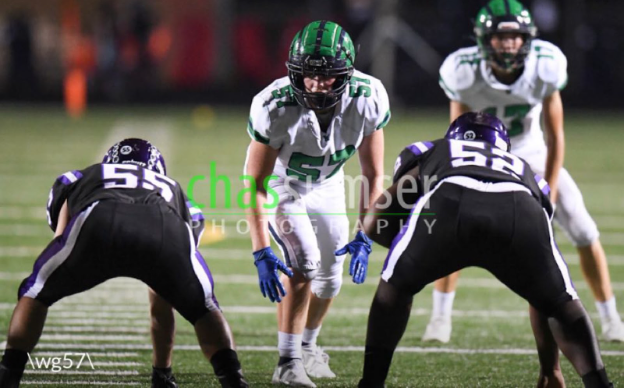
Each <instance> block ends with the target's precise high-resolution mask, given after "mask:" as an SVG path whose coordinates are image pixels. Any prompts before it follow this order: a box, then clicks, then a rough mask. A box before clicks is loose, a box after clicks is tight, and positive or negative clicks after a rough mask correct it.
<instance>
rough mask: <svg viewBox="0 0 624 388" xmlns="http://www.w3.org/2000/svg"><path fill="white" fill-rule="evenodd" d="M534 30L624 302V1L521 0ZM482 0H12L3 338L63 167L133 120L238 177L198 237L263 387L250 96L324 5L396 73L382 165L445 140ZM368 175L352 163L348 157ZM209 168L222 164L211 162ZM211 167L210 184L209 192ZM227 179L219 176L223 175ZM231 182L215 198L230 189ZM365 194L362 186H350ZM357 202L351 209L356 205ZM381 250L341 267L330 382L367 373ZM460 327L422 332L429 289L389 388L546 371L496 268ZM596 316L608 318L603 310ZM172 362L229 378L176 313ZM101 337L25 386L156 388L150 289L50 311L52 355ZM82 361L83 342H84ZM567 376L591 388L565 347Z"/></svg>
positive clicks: (95, 294)
mask: <svg viewBox="0 0 624 388" xmlns="http://www.w3.org/2000/svg"><path fill="white" fill-rule="evenodd" d="M525 4H527V5H528V6H529V7H530V9H531V11H532V12H533V15H534V17H535V20H536V23H537V25H538V28H539V29H540V37H542V38H544V39H546V40H549V41H552V42H554V43H556V44H557V45H559V46H560V47H561V48H562V50H563V52H564V53H565V54H566V55H567V56H568V60H569V67H568V71H569V77H570V80H569V83H568V86H567V88H566V89H565V90H564V91H563V92H562V95H563V99H564V106H565V108H566V143H567V149H566V162H565V165H566V167H567V168H568V170H570V172H571V173H572V175H573V176H574V177H575V179H576V181H577V183H578V184H579V186H580V187H581V190H582V191H583V193H584V197H585V201H586V203H587V206H588V208H589V210H590V213H592V215H593V216H594V217H595V219H596V221H597V223H598V226H599V228H600V230H601V233H602V241H603V244H604V245H605V249H606V251H607V255H608V258H609V261H610V266H611V267H610V268H611V276H612V281H613V286H614V290H615V294H616V297H617V298H618V303H619V309H620V310H623V309H624V305H622V301H623V300H624V280H623V278H624V196H623V195H622V192H623V191H624V173H623V171H624V159H622V158H618V155H621V147H622V145H623V144H624V131H622V127H624V113H623V112H622V111H621V108H622V105H623V104H622V103H623V102H624V101H623V100H622V97H621V95H620V90H622V89H623V88H624V72H622V71H621V69H622V68H624V25H622V23H621V22H620V17H619V16H618V15H622V14H624V3H622V2H619V1H615V0H596V1H588V0H567V1H557V0H535V1H525ZM482 5H483V2H482V1H476V0H437V1H430V2H422V1H419V2H416V1H404V0H383V1H375V0H343V1H336V0H333V1H331V0H314V1H311V0H308V1H299V2H292V1H286V0H272V1H266V0H265V1H261V0H255V1H252V0H239V1H234V0H201V1H200V0H183V1H174V0H157V1H148V0H144V1H134V0H123V1H121V0H120V1H110V0H102V1H78V0H47V1H43V0H35V1H30V2H22V1H18V0H4V1H2V2H0V139H1V141H0V348H3V341H4V340H5V335H6V331H7V327H8V321H9V318H10V314H11V311H12V309H13V306H14V303H15V294H16V290H17V287H18V285H19V282H20V281H21V279H22V278H24V277H25V276H26V275H27V273H28V272H29V271H30V270H31V267H32V263H33V261H34V259H35V258H36V256H37V255H38V254H39V252H40V251H41V250H42V249H43V247H44V246H45V245H46V244H47V242H48V241H49V239H50V237H51V236H52V235H51V232H50V231H49V229H48V228H47V226H46V223H45V203H46V200H47V195H48V190H49V188H50V185H51V184H52V182H53V180H54V179H55V177H56V176H57V175H59V174H61V173H63V172H65V171H67V170H70V169H76V168H82V167H85V166H87V165H89V164H91V163H94V162H96V161H98V159H99V158H100V156H101V155H102V154H103V153H104V151H105V150H106V149H107V148H108V147H109V146H110V145H111V144H112V143H113V142H115V141H117V140H119V139H121V138H123V137H127V136H139V137H144V138H148V139H150V140H152V141H153V142H154V143H155V144H156V145H157V146H158V147H159V148H160V149H161V151H163V153H164V155H165V157H166V160H167V163H168V167H169V171H170V175H171V176H173V177H174V178H176V179H177V180H178V181H180V182H181V183H182V184H187V183H188V182H189V181H190V179H191V178H192V177H193V176H197V175H204V176H207V177H208V178H209V175H210V173H211V171H210V164H211V162H214V163H215V164H214V166H215V173H216V174H218V175H226V176H228V177H230V179H231V181H232V187H231V190H230V192H229V194H226V191H225V190H224V189H223V190H218V191H217V192H218V193H223V197H218V198H215V201H216V203H215V206H209V207H208V208H207V209H205V210H206V212H207V213H208V215H209V219H210V220H209V222H208V224H207V229H208V232H209V233H208V234H207V236H208V237H210V238H208V239H207V240H206V241H205V244H204V245H203V246H202V248H201V250H202V251H203V253H204V256H205V257H206V258H207V261H208V264H209V266H210V268H211V270H212V272H213V273H214V275H215V280H216V282H217V286H216V294H217V297H218V298H219V300H220V302H221V305H222V307H223V309H224V312H225V314H226V316H227V318H228V320H229V322H230V325H231V326H232V328H233V330H234V334H235V337H236V339H237V342H238V345H239V348H240V353H241V358H242V362H243V367H244V369H245V371H246V374H247V376H248V377H249V379H250V382H251V383H252V384H253V386H264V385H268V383H269V380H270V377H271V373H272V370H273V367H274V363H275V361H276V358H277V354H276V352H275V349H274V347H275V345H276V342H277V341H276V334H275V327H276V326H275V325H276V323H275V322H276V320H275V315H274V306H272V305H270V303H269V302H268V301H267V300H265V299H263V298H262V297H261V295H260V293H259V292H258V288H257V284H256V274H255V268H254V266H253V265H252V264H251V256H250V250H251V244H250V242H249V239H248V236H247V234H246V233H245V231H246V229H245V224H244V222H242V221H241V220H243V219H244V217H243V216H242V215H241V214H240V211H237V209H236V208H228V207H227V206H226V205H227V202H226V201H227V199H228V198H226V196H229V199H230V201H231V203H234V204H235V203H236V194H237V191H238V190H239V189H240V188H242V185H241V184H240V181H239V180H238V176H239V175H240V174H241V173H242V164H243V161H244V155H245V149H246V146H247V144H248V142H249V138H248V136H247V133H246V130H245V128H246V121H247V116H248V109H249V104H250V102H251V98H252V97H253V95H254V94H255V93H257V92H258V91H259V90H261V89H262V88H264V87H265V86H266V85H267V84H268V83H269V82H271V81H272V80H273V79H274V78H277V77H280V76H283V75H285V74H286V71H285V70H286V69H285V66H284V61H285V59H286V55H287V48H288V45H289V44H290V40H291V39H292V36H293V34H294V33H295V32H296V31H297V30H298V29H299V28H301V27H302V26H303V25H304V24H306V23H307V22H309V21H311V20H315V19H330V20H335V21H337V22H339V23H340V24H342V25H343V26H344V27H345V28H346V29H347V31H349V32H350V34H351V36H352V37H353V38H354V40H355V41H356V43H359V44H360V52H359V54H358V57H357V60H356V67H358V68H359V69H360V70H362V71H365V72H368V73H371V74H373V75H375V76H377V77H379V78H380V79H382V80H383V81H384V83H385V85H386V87H387V88H388V90H389V92H390V96H391V97H390V98H391V103H392V110H393V119H392V121H391V122H390V124H389V126H388V127H387V130H386V137H387V140H386V144H387V145H386V147H387V148H386V170H387V174H390V173H391V168H392V165H393V162H394V158H395V157H396V155H397V153H398V152H399V150H400V149H401V148H402V147H403V146H404V145H405V143H408V142H412V141H417V140H430V139H433V138H437V137H439V136H440V135H441V134H442V133H443V132H442V131H443V130H444V129H445V128H446V125H447V123H448V113H447V106H448V102H447V100H446V97H445V96H444V94H443V92H442V91H441V90H440V88H439V87H438V85H437V81H438V74H437V70H438V66H439V64H440V63H441V61H442V59H443V58H444V57H445V56H446V55H447V54H449V53H450V52H452V51H454V50H455V49H457V48H458V47H462V46H467V45H471V44H472V43H473V41H472V40H471V35H472V33H471V31H472V22H471V20H472V18H473V17H474V15H475V14H476V12H477V10H478V9H479V8H480V7H481V6H482ZM346 168H347V172H351V173H354V174H355V173H357V171H358V166H357V162H350V163H347V166H346ZM214 177H215V176H214V174H213V178H214ZM210 184H211V180H210V179H206V180H203V181H199V182H198V183H197V185H196V192H195V195H196V199H197V200H198V201H200V202H204V203H207V204H209V203H210V199H211V197H210V195H212V193H211V190H210ZM220 184H222V183H219V185H220ZM219 195H221V194H219ZM351 202H352V203H357V202H356V199H355V198H354V199H351ZM350 210H355V209H350ZM558 240H559V242H560V247H561V249H562V251H563V252H564V256H565V257H566V258H567V260H568V264H569V266H570V270H571V272H572V276H573V278H574V279H575V280H576V286H577V288H578V289H579V293H580V295H581V297H582V299H583V301H584V302H585V304H586V305H587V307H588V310H589V311H590V313H592V314H593V318H594V319H597V317H596V315H595V308H594V306H593V301H592V298H591V295H590V292H589V290H588V289H587V286H586V285H585V283H584V281H583V280H582V277H581V275H580V269H579V265H578V258H577V257H576V254H575V253H574V249H573V247H572V246H571V245H570V244H569V242H568V241H567V239H566V238H565V236H563V234H562V233H561V231H559V233H558ZM384 251H385V250H384V249H383V248H380V247H377V248H376V249H375V251H374V255H373V260H372V264H371V268H370V269H369V279H368V280H367V282H366V284H365V285H362V286H359V287H356V286H355V285H352V284H351V282H350V279H347V278H345V286H344V287H343V291H342V294H341V296H339V297H338V298H337V300H336V303H335V305H334V308H333V310H332V311H333V312H332V313H331V314H330V316H329V317H328V319H327V321H326V323H325V325H324V328H323V333H322V335H321V338H320V340H319V341H320V344H321V345H323V346H325V347H326V349H327V351H328V353H329V354H330V355H331V357H332V365H333V368H334V369H335V371H336V372H337V373H338V375H339V378H338V379H337V380H336V381H332V382H331V383H329V382H324V381H320V382H319V384H320V386H323V387H324V386H335V387H338V386H354V385H355V384H356V382H357V380H358V378H359V375H360V373H361V368H362V359H363V357H362V349H361V347H362V346H363V343H364V336H365V322H366V317H367V308H368V307H369V304H370V301H371V299H372V294H373V292H374V287H375V284H376V282H377V277H376V274H378V273H379V271H380V268H381V265H382V261H383V259H384V253H385V252H384ZM455 306H456V308H457V310H458V311H457V312H456V318H455V321H454V337H453V339H452V342H451V343H449V344H448V345H445V346H443V347H438V346H436V345H430V344H424V343H421V342H420V340H419V339H420V335H421V334H422V332H423V330H424V327H425V324H426V320H427V319H428V316H429V309H430V308H431V301H430V288H427V289H426V290H425V291H424V292H423V293H422V294H421V295H419V296H417V297H416V299H415V303H414V311H413V315H414V316H413V318H412V320H411V322H410V326H409V328H408V331H407V333H406V335H405V337H404V339H403V341H402V343H401V345H402V346H403V348H402V349H401V351H400V352H398V353H397V354H396V356H395V361H394V364H393V367H392V369H391V379H390V380H389V381H388V383H389V384H388V385H389V386H393V387H395V386H396V387H398V386H411V387H416V386H423V387H424V386H427V387H429V386H436V387H460V386H461V387H475V386H484V387H517V386H533V385H534V382H535V377H536V375H537V371H538V363H537V358H536V355H535V353H534V350H533V349H534V343H533V339H532V335H531V331H530V328H529V322H528V316H527V309H526V304H525V303H524V302H523V301H521V300H520V299H519V298H517V297H516V296H514V295H513V294H512V293H511V292H509V291H507V290H506V289H504V288H503V287H502V286H500V285H499V284H498V283H497V281H496V280H495V279H494V278H493V277H492V276H491V275H490V274H488V273H487V272H485V271H482V270H478V269H472V270H468V271H466V272H465V273H464V274H463V276H462V278H461V279H460V288H459V290H458V296H457V298H456V303H455ZM594 322H595V323H597V321H594ZM176 342H177V345H178V346H177V347H176V351H175V353H174V371H175V372H176V374H177V376H178V380H179V382H180V384H181V386H188V387H191V386H197V387H199V386H216V381H215V380H214V379H213V377H212V373H211V368H210V366H209V364H208V363H207V362H205V360H203V359H202V357H201V355H200V353H199V351H198V350H197V348H196V346H195V340H194V337H193V333H192V328H191V327H190V325H188V324H187V323H186V322H184V321H182V320H181V319H179V320H178V337H177V340H176ZM601 347H602V350H603V352H604V354H605V357H604V359H605V362H606V364H607V367H608V370H609V373H610V375H611V377H612V379H613V381H614V382H615V383H616V386H617V385H619V384H624V357H622V356H624V348H623V346H622V345H621V344H619V345H618V344H607V343H601ZM68 353H74V354H76V353H88V354H89V355H90V357H91V359H92V361H93V363H94V365H93V368H91V366H90V365H89V366H88V367H87V366H85V365H83V366H82V367H81V368H79V369H77V368H76V367H75V365H74V367H73V368H67V369H63V370H62V371H60V372H56V371H52V370H51V368H49V367H48V368H42V367H35V368H33V367H32V365H31V366H29V367H27V374H26V377H25V379H24V383H25V385H26V384H28V385H31V386H59V387H63V386H68V385H72V386H87V385H96V386H97V385H100V386H108V385H113V384H118V385H121V386H134V385H138V386H146V385H148V380H149V374H150V362H151V361H150V345H149V333H148V313H147V292H146V290H145V287H144V286H143V285H141V284H140V283H138V282H135V281H132V280H129V279H121V280H117V281H113V282H109V283H107V284H105V285H103V286H102V287H100V288H96V289H94V290H93V291H90V292H89V293H86V294H83V295H80V296H76V297H72V298H68V299H67V300H65V301H63V302H61V303H59V304H58V305H57V306H55V307H54V308H52V309H51V311H50V314H49V320H48V325H47V326H46V330H45V332H44V336H43V338H42V341H41V344H40V346H39V347H38V349H37V352H36V353H34V354H33V357H35V358H36V359H39V360H43V359H47V358H51V357H61V358H62V357H63V356H64V355H66V354H68ZM72 357H73V356H72ZM563 368H564V374H565V375H566V377H567V380H568V385H569V386H571V387H577V386H581V383H580V379H578V378H577V377H576V376H575V374H574V372H573V370H572V368H571V367H570V364H569V363H568V362H567V361H563Z"/></svg>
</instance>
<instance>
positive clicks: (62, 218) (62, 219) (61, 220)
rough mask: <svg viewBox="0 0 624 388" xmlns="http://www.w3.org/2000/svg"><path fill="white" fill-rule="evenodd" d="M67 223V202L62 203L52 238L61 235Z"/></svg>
mask: <svg viewBox="0 0 624 388" xmlns="http://www.w3.org/2000/svg"><path fill="white" fill-rule="evenodd" d="M68 222H69V209H68V208H67V201H65V203H63V207H61V211H60V212H59V216H58V221H57V223H56V230H55V231H54V237H55V238H56V237H58V236H60V235H62V234H63V232H64V231H65V227H66V226H67V223H68Z"/></svg>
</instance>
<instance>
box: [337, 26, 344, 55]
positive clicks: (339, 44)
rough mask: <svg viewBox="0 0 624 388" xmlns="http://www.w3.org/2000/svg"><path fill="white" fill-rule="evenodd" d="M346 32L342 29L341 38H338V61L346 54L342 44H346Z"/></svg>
mask: <svg viewBox="0 0 624 388" xmlns="http://www.w3.org/2000/svg"><path fill="white" fill-rule="evenodd" d="M344 38H345V30H344V29H343V28H342V27H340V37H339V38H338V44H337V45H336V59H338V58H340V54H341V53H343V52H344V50H343V49H342V42H344Z"/></svg>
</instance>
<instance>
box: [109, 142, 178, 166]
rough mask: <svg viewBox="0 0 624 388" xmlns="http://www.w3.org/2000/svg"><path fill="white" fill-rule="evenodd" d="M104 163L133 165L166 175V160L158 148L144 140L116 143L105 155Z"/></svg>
mask: <svg viewBox="0 0 624 388" xmlns="http://www.w3.org/2000/svg"><path fill="white" fill-rule="evenodd" d="M102 163H120V164H125V163H131V164H136V165H138V166H141V167H143V168H147V169H149V170H152V171H155V172H157V173H160V174H163V175H166V174H167V169H166V166H165V159H164V158H163V156H162V155H161V153H160V151H159V150H158V148H156V147H155V146H154V145H152V143H150V142H148V141H147V140H143V139H136V138H131V139H124V140H122V141H120V142H119V143H115V144H114V145H113V146H112V147H111V148H110V149H109V150H108V151H107V152H106V154H105V155H104V158H103V159H102Z"/></svg>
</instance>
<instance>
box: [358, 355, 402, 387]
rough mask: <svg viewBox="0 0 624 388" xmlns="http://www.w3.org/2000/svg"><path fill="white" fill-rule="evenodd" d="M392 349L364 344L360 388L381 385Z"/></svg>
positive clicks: (388, 368)
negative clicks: (362, 373)
mask: <svg viewBox="0 0 624 388" xmlns="http://www.w3.org/2000/svg"><path fill="white" fill-rule="evenodd" d="M393 354H394V351H393V350H391V349H386V348H381V347H375V346H368V345H367V346H366V350H365V351H364V375H363V376H362V380H360V384H359V385H358V386H359V387H361V388H373V387H383V386H384V382H385V381H386V377H387V376H388V371H389V370H390V364H391V363H392V356H393Z"/></svg>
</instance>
